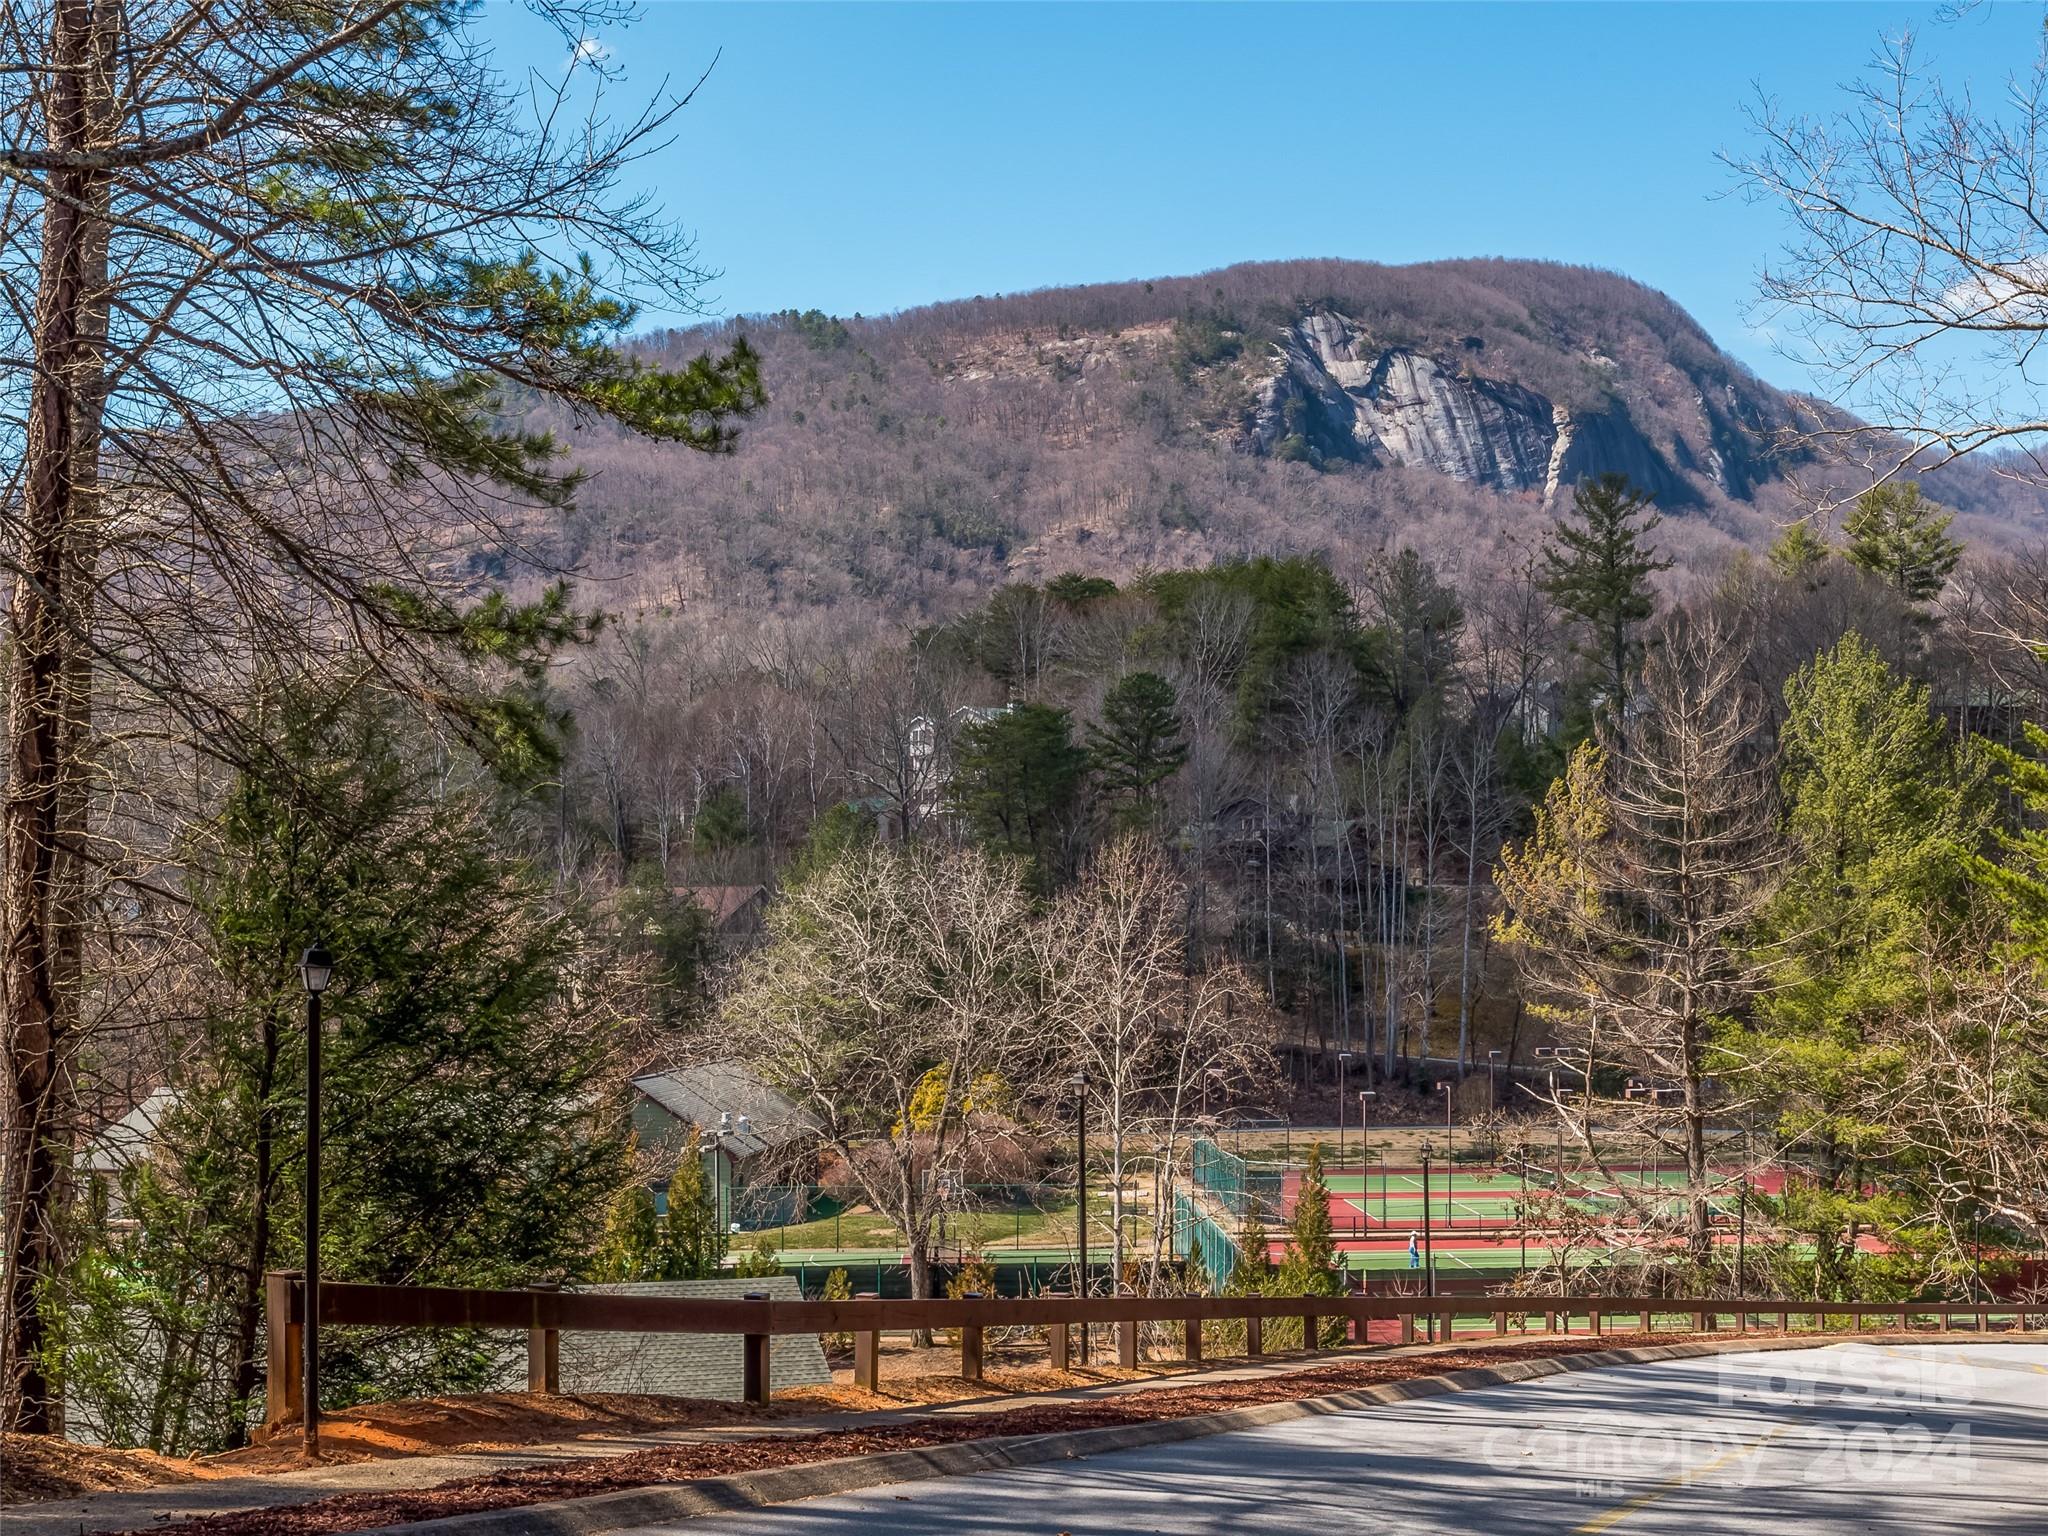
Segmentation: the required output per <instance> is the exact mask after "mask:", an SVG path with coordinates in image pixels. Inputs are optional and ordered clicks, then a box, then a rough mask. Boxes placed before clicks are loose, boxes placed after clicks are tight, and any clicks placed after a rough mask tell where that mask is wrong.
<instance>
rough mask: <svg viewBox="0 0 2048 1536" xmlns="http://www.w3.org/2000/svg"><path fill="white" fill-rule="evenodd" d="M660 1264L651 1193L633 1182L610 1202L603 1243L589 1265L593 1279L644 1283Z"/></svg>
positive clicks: (658, 1223)
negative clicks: (639, 1281) (610, 1206)
mask: <svg viewBox="0 0 2048 1536" xmlns="http://www.w3.org/2000/svg"><path fill="white" fill-rule="evenodd" d="M660 1262H661V1215H660V1213H659V1212H658V1211H657V1210H656V1209H655V1206H654V1191H653V1190H651V1189H649V1188H648V1187H647V1186H646V1185H645V1184H642V1183H641V1182H640V1181H639V1180H637V1179H635V1180H634V1181H633V1182H632V1183H631V1184H628V1185H627V1186H626V1187H625V1188H624V1189H622V1190H620V1191H619V1193H618V1196H617V1197H616V1198H615V1199H614V1200H613V1201H612V1208H611V1212H610V1214H609V1215H608V1216H607V1217H606V1218H605V1228H604V1241H603V1242H602V1243H600V1244H599V1245H598V1250H597V1257H596V1258H595V1259H594V1260H593V1261H592V1263H591V1266H590V1271H591V1275H590V1277H591V1278H592V1279H593V1280H602V1281H613V1280H647V1279H651V1278H653V1277H654V1274H655V1271H656V1270H657V1269H658V1268H659V1266H660Z"/></svg>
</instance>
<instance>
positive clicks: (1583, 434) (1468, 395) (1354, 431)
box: [1245, 312, 1726, 506]
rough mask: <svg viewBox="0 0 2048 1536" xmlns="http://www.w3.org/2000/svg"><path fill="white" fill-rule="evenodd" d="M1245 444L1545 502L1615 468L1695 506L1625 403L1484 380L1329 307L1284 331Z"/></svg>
mask: <svg viewBox="0 0 2048 1536" xmlns="http://www.w3.org/2000/svg"><path fill="white" fill-rule="evenodd" d="M1245 445H1246V446H1247V447H1249V448H1250V449H1252V450H1253V451H1255V452H1259V453H1270V454H1276V455H1278V456H1280V457H1283V458H1308V459H1312V460H1316V461H1319V462H1320V461H1325V460H1328V459H1332V458H1335V459H1348V460H1352V461H1355V462H1358V463H1363V464H1367V465H1394V464H1398V465H1405V466H1410V467H1416V468H1423V469H1431V470H1435V471H1436V472H1437V473H1438V474H1443V475H1448V476H1450V477H1451V478H1452V479H1454V480H1462V481H1465V482H1466V483H1468V484H1471V485H1479V486H1485V487H1487V488H1488V489H1491V490H1496V491H1507V492H1516V491H1540V492H1542V494H1543V497H1544V499H1545V500H1546V501H1549V500H1550V499H1552V498H1554V497H1555V496H1556V494H1557V491H1558V489H1559V487H1560V486H1566V485H1570V484H1572V483H1574V482H1576V481H1578V480H1579V479H1581V478H1583V477H1585V476H1587V475H1589V474H1600V473H1606V472H1610V471H1618V472H1620V473H1622V474H1626V475H1627V476H1628V477H1629V478H1630V479H1631V480H1632V481H1634V482H1635V483H1636V484H1637V485H1640V486H1642V487H1644V488H1645V489H1647V490H1652V491H1655V492H1656V493H1657V496H1658V499H1659V501H1660V502H1662V503H1663V504H1664V505H1666V506H1675V505H1684V504H1687V503H1691V502H1694V501H1696V500H1698V496H1697V493H1696V492H1695V491H1694V489H1693V488H1692V487H1691V486H1690V485H1689V484H1688V483H1687V482H1686V480H1685V479H1684V478H1683V477H1682V476H1681V475H1680V474H1679V473H1678V472H1676V471H1675V470H1674V469H1673V467H1672V465H1671V463H1670V462H1669V460H1668V459H1667V458H1666V456H1665V455H1664V454H1663V453H1662V452H1660V451H1659V449H1658V448H1657V447H1656V446H1655V445H1654V444H1653V443H1651V442H1650V441H1649V440H1648V439H1647V438H1646V437H1645V436H1644V435H1643V434H1642V433H1641V432H1640V431H1638V430H1637V429H1636V427H1635V425H1634V423H1633V422H1632V421H1631V420H1630V418H1629V414H1628V410H1627V408H1626V406H1624V405H1623V404H1621V403H1620V402H1619V401H1612V402H1610V403H1608V404H1607V405H1605V406H1604V407H1603V408H1600V409H1596V410H1573V409H1571V408H1569V407H1567V406H1564V405H1562V404H1558V403H1555V402H1553V401H1551V400H1549V399H1546V398H1545V397H1544V396H1543V395H1540V394H1538V393H1537V392H1536V391H1535V390H1533V389H1528V388H1525V387H1524V386H1522V385H1519V384H1515V383H1511V382H1507V381H1504V380H1497V379H1489V378H1486V377H1484V376H1483V375H1481V374H1480V373H1478V372H1477V371H1476V370H1475V369H1474V368H1472V367H1471V366H1470V364H1469V363H1468V362H1467V361H1465V360H1446V359H1444V358H1442V357H1435V356H1429V355H1426V354H1424V353H1420V352H1416V351H1414V350H1411V349H1409V348H1406V347H1381V346H1377V345H1375V344H1374V343H1373V342H1372V341H1371V340H1370V338H1368V337H1367V336H1366V335H1365V333H1364V332H1363V331H1362V330H1361V329H1360V328H1359V327H1358V326H1357V325H1355V324H1353V323H1352V321H1350V320H1349V319H1347V318H1346V317H1345V316H1343V315H1340V314H1336V313H1332V312H1318V313H1315V314H1311V315H1309V316H1307V317H1306V318H1304V319H1303V320H1301V321H1300V322H1299V323H1297V324H1295V325H1294V326H1292V327H1290V328H1289V329H1288V330H1287V332H1286V333H1285V335H1284V337H1283V339H1282V340H1281V342H1280V344H1279V346H1278V348H1277V349H1276V351H1275V355H1274V359H1273V365H1272V372H1271V373H1270V375H1269V376H1268V377H1266V378H1265V379H1264V380H1263V381H1262V382H1261V383H1260V384H1259V386H1258V388H1257V391H1256V397H1255V403H1254V405H1253V408H1252V412H1251V416H1250V420H1249V421H1248V422H1247V424H1246V430H1245ZM1716 467H1717V468H1718V466H1716ZM1723 488H1724V489H1725V488H1726V487H1725V486H1724V487H1723Z"/></svg>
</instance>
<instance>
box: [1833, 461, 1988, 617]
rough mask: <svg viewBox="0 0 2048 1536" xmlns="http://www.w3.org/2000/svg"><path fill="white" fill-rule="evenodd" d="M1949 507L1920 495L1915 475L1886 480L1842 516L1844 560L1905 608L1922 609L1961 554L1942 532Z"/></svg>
mask: <svg viewBox="0 0 2048 1536" xmlns="http://www.w3.org/2000/svg"><path fill="white" fill-rule="evenodd" d="M1954 521H1955V514H1954V513H1953V512H1945V511H1943V510H1942V509H1941V508H1939V507H1937V506H1936V505H1935V504H1934V503H1933V502H1931V501H1925V500H1923V499H1922V498H1921V495H1920V485H1919V482H1918V481H1915V480H1903V481H1901V480H1888V481H1886V482H1885V483H1884V484H1882V485H1873V486H1872V487H1871V488H1870V489H1869V490H1867V491H1865V492H1864V493H1863V494H1862V495H1861V496H1859V497H1857V498H1856V510H1855V511H1853V512H1851V513H1850V514H1849V515H1848V517H1846V518H1844V519H1843V521H1842V532H1843V533H1844V534H1845V535H1847V537H1848V541H1849V542H1848V547H1847V548H1846V549H1845V550H1844V551H1843V553H1844V554H1845V555H1846V556H1847V557H1848V560H1849V563H1850V564H1852V565H1855V566H1859V567H1861V568H1862V569H1863V570H1866V571H1868V572H1870V573H1871V574H1872V575H1873V576H1876V577H1877V578H1878V579H1880V580H1881V581H1883V582H1884V583H1885V585H1887V586H1888V587H1890V588H1891V589H1892V590H1893V591H1894V592H1896V593H1898V595H1899V597H1900V598H1901V599H1902V600H1903V601H1904V602H1905V603H1906V605H1907V606H1908V607H1910V608H1914V609H1922V608H1925V607H1926V606H1927V605H1928V604H1929V603H1931V602H1933V601H1934V600H1935V599H1936V598H1937V597H1939V596H1941V589H1942V588H1943V587H1944V586H1946V585H1947V584H1948V579H1949V577H1950V576H1951V575H1953V574H1954V572H1955V568H1956V565H1957V563H1958V562H1960V561H1961V559H1962V558H1963V546H1962V544H1961V542H1960V541H1958V540H1956V539H1952V538H1950V537H1949V536H1948V528H1949V524H1950V523H1952V522H1954Z"/></svg>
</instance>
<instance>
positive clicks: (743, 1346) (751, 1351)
mask: <svg viewBox="0 0 2048 1536" xmlns="http://www.w3.org/2000/svg"><path fill="white" fill-rule="evenodd" d="M742 1299H743V1300H746V1301H758V1302H761V1303H763V1307H762V1310H763V1311H764V1312H765V1311H766V1310H767V1307H766V1305H765V1304H766V1302H767V1300H768V1293H767V1292H766V1291H749V1292H747V1294H746V1295H745V1297H743V1298H742ZM768 1343H769V1336H768V1335H767V1334H765V1333H747V1334H742V1335H741V1336H740V1396H741V1398H742V1399H743V1400H745V1401H746V1402H749V1403H752V1404H753V1405H754V1406H755V1407H757V1408H765V1407H766V1406H767V1405H768V1395H769V1392H770V1390H771V1388H770V1385H769V1381H770V1370H769V1360H768Z"/></svg>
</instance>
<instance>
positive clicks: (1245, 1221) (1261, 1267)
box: [1223, 1202, 1273, 1296]
mask: <svg viewBox="0 0 2048 1536" xmlns="http://www.w3.org/2000/svg"><path fill="white" fill-rule="evenodd" d="M1272 1250H1273V1239H1272V1235H1271V1234H1270V1233H1268V1232H1267V1231H1266V1223H1265V1222H1264V1221H1263V1220H1262V1219H1260V1216H1259V1213H1258V1211H1257V1209H1256V1208H1255V1207H1254V1206H1252V1205H1251V1204H1250V1203H1249V1202H1247V1203H1246V1205H1245V1209H1244V1215H1243V1216H1242V1217H1241V1218H1240V1219H1239V1221H1238V1226H1237V1263H1236V1264H1234V1265H1232V1266H1231V1270H1230V1278H1229V1279H1228V1280H1226V1281H1224V1283H1223V1294H1224V1295H1226V1296H1262V1295H1264V1294H1265V1293H1266V1291H1267V1290H1269V1289H1270V1288H1271V1286H1272V1284H1273V1251H1272Z"/></svg>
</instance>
